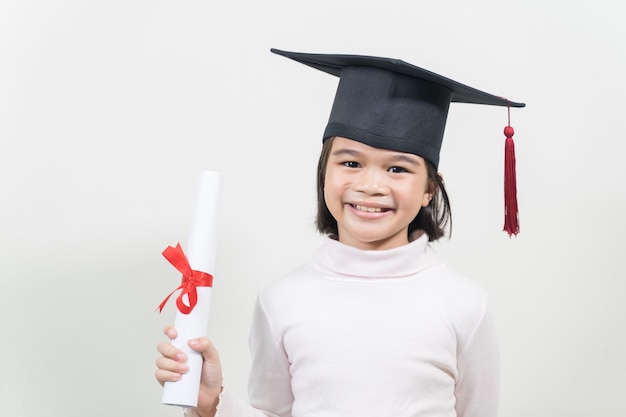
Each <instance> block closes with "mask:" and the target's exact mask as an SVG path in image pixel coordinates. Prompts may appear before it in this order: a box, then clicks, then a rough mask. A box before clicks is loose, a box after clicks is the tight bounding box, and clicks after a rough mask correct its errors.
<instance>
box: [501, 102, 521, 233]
mask: <svg viewBox="0 0 626 417" xmlns="http://www.w3.org/2000/svg"><path fill="white" fill-rule="evenodd" d="M508 111H509V120H508V122H509V123H508V125H507V126H506V127H505V128H504V136H506V142H505V144H504V231H506V232H507V233H508V234H509V237H510V236H511V235H517V234H518V233H519V215H518V209H517V179H516V174H515V143H514V142H513V134H514V133H515V131H514V130H513V127H511V107H510V106H509V107H508Z"/></svg>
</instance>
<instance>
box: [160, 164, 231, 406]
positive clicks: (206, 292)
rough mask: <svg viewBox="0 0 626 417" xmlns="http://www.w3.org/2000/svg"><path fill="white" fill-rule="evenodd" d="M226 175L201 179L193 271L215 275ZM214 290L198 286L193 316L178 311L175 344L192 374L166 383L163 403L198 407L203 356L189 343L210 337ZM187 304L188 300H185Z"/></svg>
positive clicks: (191, 250) (190, 249)
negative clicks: (218, 230)
mask: <svg viewBox="0 0 626 417" xmlns="http://www.w3.org/2000/svg"><path fill="white" fill-rule="evenodd" d="M221 192H222V175H221V174H220V173H219V172H213V171H204V172H202V174H201V176H200V181H199V184H198V191H197V194H196V203H195V206H194V211H193V217H192V220H191V227H190V232H189V241H188V242H187V247H186V249H185V252H186V253H187V259H188V260H189V265H190V266H191V269H193V270H195V271H201V272H205V273H207V274H211V275H213V274H214V272H215V254H216V249H217V229H218V214H219V206H220V198H221ZM211 290H212V289H211V287H197V292H198V303H197V304H196V306H195V308H194V309H193V311H192V312H191V313H189V314H183V313H181V312H180V311H178V309H176V319H175V321H174V326H175V327H176V330H177V331H178V336H177V337H176V339H174V340H173V341H172V344H173V345H174V346H176V347H177V348H179V349H181V350H182V351H184V352H185V353H186V354H187V357H188V358H189V359H188V362H187V364H188V365H189V371H188V372H187V373H185V374H183V376H182V378H181V379H180V380H178V381H176V382H166V383H165V386H164V389H163V397H162V403H163V404H168V405H178V406H181V407H195V406H196V405H197V404H198V393H199V388H200V375H201V373H202V355H201V354H199V353H197V352H196V351H194V350H192V349H191V348H190V347H189V345H188V344H187V341H188V340H189V339H193V338H196V337H202V336H204V335H205V334H206V328H207V325H208V322H209V309H210V306H211ZM185 302H186V303H187V302H188V300H185Z"/></svg>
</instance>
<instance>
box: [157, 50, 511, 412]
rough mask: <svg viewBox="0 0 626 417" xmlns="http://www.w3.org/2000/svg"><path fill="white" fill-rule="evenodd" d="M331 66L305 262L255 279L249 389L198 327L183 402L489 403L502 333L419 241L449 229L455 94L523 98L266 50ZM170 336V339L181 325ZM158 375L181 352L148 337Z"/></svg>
mask: <svg viewBox="0 0 626 417" xmlns="http://www.w3.org/2000/svg"><path fill="white" fill-rule="evenodd" d="M273 52H275V53H278V54H281V55H284V56H287V57H289V58H292V59H294V60H297V61H299V62H302V63H304V64H306V65H309V66H312V67H314V68H317V69H320V70H323V71H325V72H328V73H330V74H333V75H337V76H340V81H339V87H338V89H337V94H336V97H335V102H334V104H333V108H332V111H331V115H330V120H329V123H328V125H327V127H326V131H325V133H324V142H323V148H322V152H321V155H320V159H319V165H318V190H317V192H318V215H317V226H318V229H319V231H320V232H321V233H323V234H325V235H327V238H326V240H325V242H324V243H323V245H322V246H321V247H320V248H319V249H318V250H317V252H316V253H315V254H314V255H313V257H312V259H311V261H310V262H308V263H307V264H305V265H303V266H301V267H300V268H298V269H296V270H295V271H293V272H292V273H290V274H288V275H287V276H285V277H284V278H282V279H280V280H278V281H276V282H275V283H273V284H272V285H270V286H269V287H268V288H265V289H264V290H263V291H261V292H260V294H259V296H258V299H257V303H256V307H255V312H254V319H253V324H252V329H251V333H250V348H251V353H252V369H251V373H250V380H249V400H248V402H244V401H241V400H239V399H237V398H235V397H234V396H233V395H232V394H231V393H230V391H229V390H228V388H227V387H223V386H222V372H221V368H220V361H219V355H218V352H217V350H216V349H215V347H214V346H213V345H212V344H211V342H210V341H209V340H208V338H206V337H203V338H199V339H194V340H190V341H189V345H190V347H191V348H192V349H194V350H196V351H198V352H201V353H202V355H203V358H204V364H203V370H202V380H201V387H200V396H199V400H198V407H197V408H195V409H188V410H187V411H186V413H187V415H189V416H201V417H209V416H215V415H217V416H225V417H228V416H237V417H240V416H298V417H307V416H329V417H330V416H337V417H339V416H341V417H346V416H356V417H367V416H376V417H380V416H394V417H400V416H407V417H408V416H419V417H455V416H456V417H494V416H496V415H497V408H498V389H499V382H498V378H499V376H498V347H497V340H496V335H495V329H494V324H493V320H492V317H491V314H490V313H489V307H488V297H487V294H486V292H485V291H484V290H483V289H482V288H481V287H479V286H478V285H477V284H475V283H473V282H472V281H470V280H468V279H467V278H465V277H463V276H461V275H459V274H458V273H456V272H454V271H452V270H450V269H449V268H447V267H446V266H445V265H444V264H443V263H442V262H441V260H440V259H439V258H438V257H437V255H436V254H435V252H434V251H433V249H432V248H431V247H430V245H429V244H428V242H429V241H433V240H436V239H438V238H440V237H441V236H443V235H444V234H445V230H446V226H447V224H448V222H449V220H450V207H449V203H448V197H447V194H446V192H445V188H444V186H443V182H442V180H441V177H440V176H439V175H438V174H437V166H438V163H439V150H440V148H441V141H442V138H443V131H444V127H445V122H446V117H447V112H448V107H449V105H450V102H452V101H462V102H470V103H482V104H493V105H504V106H506V105H511V106H518V107H519V106H523V104H521V103H509V102H507V100H505V99H502V98H499V97H495V96H492V95H489V94H487V93H483V92H480V91H478V90H475V89H473V88H470V87H467V86H464V85H462V84H459V83H457V82H455V81H452V80H449V79H447V78H444V77H441V76H439V75H437V74H433V73H431V72H428V71H425V70H423V69H421V68H418V67H415V66H412V65H410V64H407V63H404V62H402V61H396V60H389V59H386V58H377V57H364V56H353V55H319V54H301V53H291V52H284V51H277V50H273ZM165 334H166V335H167V336H168V337H169V338H170V339H173V338H175V337H176V329H174V328H173V327H171V326H168V327H167V328H166V329H165ZM158 351H159V352H160V354H161V355H162V356H161V357H159V358H158V359H157V366H158V369H157V371H156V378H157V380H158V381H159V382H160V383H161V384H163V383H164V382H165V381H175V380H177V379H179V378H180V377H181V375H182V374H183V373H185V372H186V370H187V365H186V364H185V362H186V357H185V355H184V354H183V353H182V352H181V351H179V350H178V349H176V348H175V347H174V346H172V345H171V344H170V343H167V342H162V343H160V344H159V345H158Z"/></svg>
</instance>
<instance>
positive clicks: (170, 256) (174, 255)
mask: <svg viewBox="0 0 626 417" xmlns="http://www.w3.org/2000/svg"><path fill="white" fill-rule="evenodd" d="M163 256H164V257H165V259H167V260H168V261H169V263H171V264H172V265H173V266H174V268H176V269H178V270H179V271H180V272H181V273H182V274H183V279H182V282H181V284H180V285H179V286H178V287H177V288H176V289H175V290H174V291H172V292H171V293H170V294H169V295H168V296H167V297H165V300H163V302H162V303H161V305H159V307H158V310H159V313H160V312H162V311H163V307H165V304H166V303H167V301H168V300H169V299H170V297H171V296H172V294H174V293H175V292H176V291H178V290H180V289H182V291H181V293H180V295H179V296H178V298H176V306H177V307H178V310H179V311H180V312H181V313H183V314H189V313H191V311H192V310H193V308H194V307H195V306H196V304H197V303H198V292H197V290H196V287H212V286H213V275H211V274H207V273H205V272H201V271H194V270H193V269H191V266H190V265H189V261H188V260H187V257H186V256H185V253H184V252H183V248H182V247H181V246H180V243H177V244H176V247H175V248H174V247H172V246H168V247H167V248H166V249H165V250H164V251H163ZM185 294H187V297H188V298H189V305H186V304H185V303H184V301H183V297H184V296H185Z"/></svg>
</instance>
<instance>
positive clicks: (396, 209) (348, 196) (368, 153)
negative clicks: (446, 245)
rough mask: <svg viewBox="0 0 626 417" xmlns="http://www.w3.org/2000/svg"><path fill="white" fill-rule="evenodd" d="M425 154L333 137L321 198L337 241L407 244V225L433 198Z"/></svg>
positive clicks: (379, 245)
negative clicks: (331, 222) (333, 225)
mask: <svg viewBox="0 0 626 417" xmlns="http://www.w3.org/2000/svg"><path fill="white" fill-rule="evenodd" d="M429 184H430V181H429V179H428V171H427V169H426V162H425V161H424V158H422V157H419V156H417V155H413V154H410V153H404V152H397V151H389V150H385V149H378V148H373V147H371V146H368V145H365V144H363V143H360V142H356V141H353V140H350V139H346V138H342V137H336V138H335V139H334V141H333V144H332V148H331V150H330V155H329V157H328V165H327V167H326V180H325V182H324V200H325V201H326V205H327V206H328V210H329V211H330V213H331V214H332V215H333V217H334V218H335V220H336V221H337V229H338V231H339V241H340V242H342V243H345V244H347V245H350V246H354V247H357V248H360V249H391V248H395V247H397V246H401V245H404V244H406V243H408V242H409V239H408V228H409V223H411V221H413V219H414V218H415V216H417V213H418V212H419V211H420V209H421V208H422V207H426V206H427V205H428V203H429V202H430V199H431V198H432V193H430V192H429V188H430V187H429Z"/></svg>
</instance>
